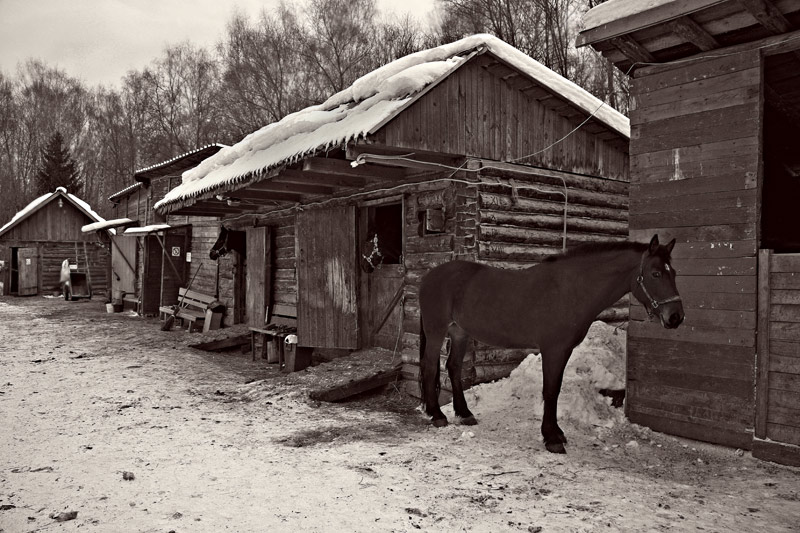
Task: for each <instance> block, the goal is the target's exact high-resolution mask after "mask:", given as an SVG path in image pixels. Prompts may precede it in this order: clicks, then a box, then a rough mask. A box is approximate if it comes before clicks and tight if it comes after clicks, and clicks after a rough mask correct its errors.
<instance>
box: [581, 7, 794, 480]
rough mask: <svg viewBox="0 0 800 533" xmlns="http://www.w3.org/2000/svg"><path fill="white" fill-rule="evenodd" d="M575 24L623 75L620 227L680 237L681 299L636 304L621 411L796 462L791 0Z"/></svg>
mask: <svg viewBox="0 0 800 533" xmlns="http://www.w3.org/2000/svg"><path fill="white" fill-rule="evenodd" d="M584 25H585V30H584V31H583V32H582V33H581V34H580V36H579V39H578V44H579V45H591V46H592V47H594V48H595V49H597V50H598V51H600V52H602V53H603V55H605V56H606V57H607V58H608V59H609V60H610V61H611V62H613V63H614V64H615V65H616V66H617V67H618V68H619V69H620V70H621V71H623V72H626V73H630V75H631V96H632V105H631V114H630V118H631V145H630V154H631V188H630V228H631V230H630V232H631V236H632V237H633V238H634V239H637V238H638V239H642V238H645V237H646V236H648V235H651V234H652V233H654V232H658V233H660V234H661V235H662V236H663V238H664V239H668V238H672V237H675V238H677V240H678V244H677V245H676V247H675V250H674V252H673V256H674V258H675V259H674V262H675V266H676V268H677V270H678V288H679V290H680V293H681V296H682V297H683V299H684V308H685V310H686V320H685V322H684V325H682V326H681V327H680V328H678V329H677V330H665V329H663V328H662V327H661V326H660V325H659V324H654V323H649V322H647V321H646V320H645V313H644V310H643V309H642V308H641V306H638V305H636V304H634V305H633V306H632V309H631V323H630V329H629V333H628V359H627V365H628V374H627V380H628V383H627V393H628V395H627V398H626V410H627V414H628V417H629V418H630V419H631V421H633V422H636V423H639V424H643V425H647V426H650V427H652V428H654V429H657V430H659V431H664V432H667V433H672V434H676V435H682V436H686V437H691V438H695V439H699V440H704V441H708V442H715V443H721V444H726V445H729V446H735V447H739V448H744V449H752V450H753V454H754V455H755V456H757V457H761V458H765V459H770V460H775V461H779V462H784V463H788V464H793V465H800V255H798V253H800V231H798V228H799V227H800V225H798V217H800V211H798V209H797V206H796V202H797V198H798V197H800V196H799V195H800V150H798V147H797V139H798V138H800V2H797V1H784V0H757V1H756V0H753V1H740V0H696V1H693V2H682V1H677V0H662V1H659V2H647V3H644V2H638V1H637V0H614V1H610V2H608V3H606V4H602V5H600V6H598V7H597V8H595V9H593V10H591V11H590V12H589V13H587V15H586V16H585V18H584Z"/></svg>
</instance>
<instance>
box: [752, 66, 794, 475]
mask: <svg viewBox="0 0 800 533" xmlns="http://www.w3.org/2000/svg"><path fill="white" fill-rule="evenodd" d="M763 87H764V109H763V144H762V157H763V167H762V168H763V181H762V191H761V193H762V195H761V201H762V203H761V228H760V229H761V246H760V248H761V249H760V250H759V255H758V336H757V342H758V347H757V354H758V357H757V373H756V420H755V435H754V436H755V439H754V441H753V455H754V456H756V457H760V458H762V459H768V460H774V461H777V462H780V463H785V464H794V465H800V452H798V446H800V416H799V415H800V396H798V394H797V385H798V384H799V383H800V364H799V362H800V359H798V357H797V355H798V354H800V210H798V209H797V205H796V204H797V199H798V198H800V150H798V143H797V139H800V55H798V51H793V52H789V53H782V54H776V55H772V56H767V57H765V60H764V82H763Z"/></svg>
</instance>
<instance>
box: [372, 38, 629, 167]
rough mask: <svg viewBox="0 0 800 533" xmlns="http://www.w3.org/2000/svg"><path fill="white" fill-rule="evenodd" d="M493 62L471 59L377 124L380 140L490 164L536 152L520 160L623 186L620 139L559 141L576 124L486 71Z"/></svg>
mask: <svg viewBox="0 0 800 533" xmlns="http://www.w3.org/2000/svg"><path fill="white" fill-rule="evenodd" d="M493 61H494V60H493V59H491V58H490V57H489V56H488V55H486V54H484V55H480V56H476V57H475V58H473V59H471V60H470V61H469V62H468V63H467V64H465V65H463V66H462V67H461V68H459V69H458V70H457V71H456V72H454V73H453V74H451V75H450V76H448V78H447V79H445V80H443V81H442V82H441V83H440V84H439V85H438V86H436V87H435V88H433V89H432V90H431V91H430V92H428V93H427V94H426V95H424V96H423V97H422V98H420V99H419V100H418V101H417V102H415V103H414V104H412V105H411V106H410V107H409V108H408V109H406V110H404V111H403V112H402V113H400V115H399V116H397V117H396V118H395V119H393V120H392V121H391V122H389V123H388V124H387V125H386V126H384V128H382V130H381V132H380V133H381V135H384V139H383V142H385V143H386V144H388V145H391V146H397V147H404V148H409V149H415V150H429V151H432V152H438V153H444V154H462V155H466V156H470V157H480V158H486V159H492V160H495V161H509V160H514V159H518V158H521V157H525V156H529V155H530V154H534V153H536V152H539V153H536V155H533V156H531V157H528V158H526V159H525V160H524V161H523V162H524V163H525V164H529V165H532V166H540V167H544V168H554V169H559V170H564V171H569V172H576V173H579V174H586V175H593V176H605V177H608V178H614V179H620V180H626V181H627V179H628V173H629V172H628V153H627V139H624V138H623V137H622V136H619V137H614V136H613V135H611V134H608V135H610V136H611V137H613V140H608V141H607V140H603V139H602V138H601V136H598V135H596V134H593V133H591V132H589V131H587V129H588V128H583V129H581V130H578V131H576V132H575V133H573V134H571V135H569V136H568V137H567V134H568V133H569V132H570V131H572V130H573V129H574V127H575V126H576V125H577V124H576V123H573V122H572V121H570V120H569V119H567V118H565V117H563V116H561V115H559V114H558V113H557V112H556V111H554V110H552V109H549V108H547V107H545V106H544V105H543V104H541V103H540V102H539V101H538V100H536V99H535V98H533V97H532V96H531V95H527V94H525V93H523V92H522V91H520V90H519V89H517V88H515V87H512V86H511V85H510V83H509V82H507V81H505V80H504V79H503V78H501V77H500V76H499V75H495V74H492V73H491V72H490V71H489V70H487V68H486V67H487V66H488V65H489V64H491V63H492V62H493ZM582 119H583V117H582V116H581V117H580V120H582ZM563 137H566V139H564V141H563V142H560V143H558V144H557V145H556V146H554V147H553V148H552V149H549V150H545V148H546V147H547V146H549V145H551V144H552V143H553V142H554V141H556V140H557V139H561V138H563Z"/></svg>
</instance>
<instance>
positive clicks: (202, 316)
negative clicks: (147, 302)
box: [158, 287, 222, 332]
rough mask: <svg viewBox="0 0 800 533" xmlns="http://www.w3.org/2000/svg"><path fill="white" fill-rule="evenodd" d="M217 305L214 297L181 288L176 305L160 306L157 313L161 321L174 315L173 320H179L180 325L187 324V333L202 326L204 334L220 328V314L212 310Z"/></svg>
mask: <svg viewBox="0 0 800 533" xmlns="http://www.w3.org/2000/svg"><path fill="white" fill-rule="evenodd" d="M218 303H219V302H217V299H216V298H215V297H214V296H209V295H208V294H203V293H201V292H197V291H193V290H190V289H186V288H184V287H181V288H180V289H178V305H177V306H161V307H159V308H158V311H159V314H160V315H161V319H162V320H165V319H166V318H167V317H168V316H170V315H175V319H177V320H180V321H181V325H183V323H184V322H187V323H188V326H187V329H188V330H189V331H192V330H194V328H195V327H199V326H202V327H203V331H204V332H205V331H209V330H210V329H218V328H219V327H220V324H221V322H222V313H221V312H220V311H216V310H214V308H215V307H216V304H218Z"/></svg>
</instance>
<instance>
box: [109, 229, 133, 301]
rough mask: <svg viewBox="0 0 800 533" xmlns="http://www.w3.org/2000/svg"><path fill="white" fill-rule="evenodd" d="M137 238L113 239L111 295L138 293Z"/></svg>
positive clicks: (113, 237) (116, 236) (120, 237)
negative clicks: (119, 292)
mask: <svg viewBox="0 0 800 533" xmlns="http://www.w3.org/2000/svg"><path fill="white" fill-rule="evenodd" d="M136 248H137V246H136V237H131V236H125V235H115V236H112V237H111V293H112V294H114V293H116V292H117V291H122V292H124V293H126V294H135V293H136Z"/></svg>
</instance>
